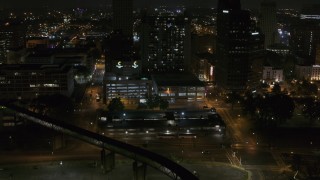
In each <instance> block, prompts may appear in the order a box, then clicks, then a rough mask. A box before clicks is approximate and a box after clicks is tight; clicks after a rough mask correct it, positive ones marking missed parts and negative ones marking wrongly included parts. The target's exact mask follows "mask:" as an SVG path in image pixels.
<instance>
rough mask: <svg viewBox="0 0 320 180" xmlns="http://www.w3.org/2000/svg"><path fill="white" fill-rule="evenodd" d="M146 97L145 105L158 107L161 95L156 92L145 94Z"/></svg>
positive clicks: (151, 107) (152, 107)
mask: <svg viewBox="0 0 320 180" xmlns="http://www.w3.org/2000/svg"><path fill="white" fill-rule="evenodd" d="M146 98H147V106H148V108H150V109H154V108H157V107H159V105H160V102H161V100H162V99H161V97H160V96H159V95H157V94H154V95H150V96H147V97H146Z"/></svg>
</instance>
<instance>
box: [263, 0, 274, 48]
mask: <svg viewBox="0 0 320 180" xmlns="http://www.w3.org/2000/svg"><path fill="white" fill-rule="evenodd" d="M276 7H277V6H276V2H274V1H268V0H264V1H263V2H262V3H261V17H260V28H261V32H262V33H263V34H264V37H265V40H264V48H267V47H268V46H269V45H271V44H275V43H276V42H277V39H278V32H277V17H276V15H277V9H276Z"/></svg>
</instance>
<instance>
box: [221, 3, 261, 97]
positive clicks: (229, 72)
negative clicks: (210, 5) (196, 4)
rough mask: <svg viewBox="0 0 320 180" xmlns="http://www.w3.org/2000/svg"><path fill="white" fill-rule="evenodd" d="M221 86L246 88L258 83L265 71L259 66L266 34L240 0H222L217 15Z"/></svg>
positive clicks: (226, 88) (229, 88)
mask: <svg viewBox="0 0 320 180" xmlns="http://www.w3.org/2000/svg"><path fill="white" fill-rule="evenodd" d="M216 48H217V64H216V71H215V72H216V83H217V86H219V87H220V88H223V89H225V90H229V91H242V90H245V89H248V88H250V87H252V86H254V85H255V83H256V82H257V80H258V79H255V78H254V77H261V75H256V74H255V73H262V69H261V71H260V70H259V68H257V67H255V65H256V62H257V61H258V60H260V55H261V52H262V50H263V36H262V35H261V33H260V32H259V31H257V28H256V25H255V23H254V22H253V21H252V20H251V18H250V13H249V11H246V10H241V6H240V0H219V2H218V17H217V45H216Z"/></svg>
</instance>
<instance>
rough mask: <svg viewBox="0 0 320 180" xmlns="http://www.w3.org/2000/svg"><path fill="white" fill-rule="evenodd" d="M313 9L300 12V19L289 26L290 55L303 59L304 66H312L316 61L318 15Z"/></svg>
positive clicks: (319, 36)
mask: <svg viewBox="0 0 320 180" xmlns="http://www.w3.org/2000/svg"><path fill="white" fill-rule="evenodd" d="M314 9H316V8H315V7H309V8H308V7H306V8H304V9H303V10H302V12H301V16H300V19H297V20H296V21H295V22H293V23H292V24H291V31H290V33H291V37H290V47H291V50H292V53H294V54H295V55H297V56H299V57H301V58H303V59H304V60H305V62H304V64H308V65H313V64H315V61H316V53H317V50H316V48H317V45H318V44H319V43H320V18H316V17H318V16H319V17H320V15H316V14H320V13H319V12H315V11H314ZM319 9H320V8H319Z"/></svg>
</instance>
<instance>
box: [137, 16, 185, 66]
mask: <svg viewBox="0 0 320 180" xmlns="http://www.w3.org/2000/svg"><path fill="white" fill-rule="evenodd" d="M141 58H142V61H143V63H142V64H143V71H145V72H179V71H180V72H181V71H188V70H189V66H190V59H191V32H190V22H189V19H188V18H187V17H185V16H184V15H167V14H156V15H152V16H147V15H146V16H144V17H143V18H142V32H141Z"/></svg>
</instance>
